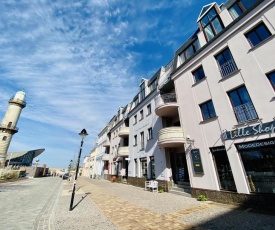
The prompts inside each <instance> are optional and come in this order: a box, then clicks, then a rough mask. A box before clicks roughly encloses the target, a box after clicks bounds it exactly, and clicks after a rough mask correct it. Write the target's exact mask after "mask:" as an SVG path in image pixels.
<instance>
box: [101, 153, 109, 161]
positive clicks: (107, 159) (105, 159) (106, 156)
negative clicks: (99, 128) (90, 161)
mask: <svg viewBox="0 0 275 230" xmlns="http://www.w3.org/2000/svg"><path fill="white" fill-rule="evenodd" d="M109 156H110V155H109V154H104V155H103V156H102V160H103V161H109Z"/></svg>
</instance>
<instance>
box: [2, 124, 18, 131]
mask: <svg viewBox="0 0 275 230" xmlns="http://www.w3.org/2000/svg"><path fill="white" fill-rule="evenodd" d="M0 129H12V130H16V131H18V130H19V128H18V127H16V126H13V125H3V124H1V125H0Z"/></svg>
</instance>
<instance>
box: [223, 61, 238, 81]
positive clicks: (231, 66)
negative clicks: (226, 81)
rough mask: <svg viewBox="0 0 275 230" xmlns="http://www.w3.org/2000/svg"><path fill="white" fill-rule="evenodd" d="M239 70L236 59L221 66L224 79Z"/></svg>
mask: <svg viewBox="0 0 275 230" xmlns="http://www.w3.org/2000/svg"><path fill="white" fill-rule="evenodd" d="M237 70H238V67H237V65H236V63H235V61H234V59H231V60H229V61H227V62H225V63H224V64H223V65H221V66H220V71H221V75H222V77H226V76H228V75H229V74H231V73H233V72H235V71H237Z"/></svg>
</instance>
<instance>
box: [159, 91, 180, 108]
mask: <svg viewBox="0 0 275 230" xmlns="http://www.w3.org/2000/svg"><path fill="white" fill-rule="evenodd" d="M166 103H177V95H176V94H175V93H167V94H162V95H159V96H158V97H157V98H155V105H156V108H158V107H159V106H161V105H163V104H166Z"/></svg>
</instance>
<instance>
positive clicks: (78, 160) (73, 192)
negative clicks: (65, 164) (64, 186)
mask: <svg viewBox="0 0 275 230" xmlns="http://www.w3.org/2000/svg"><path fill="white" fill-rule="evenodd" d="M79 135H80V136H81V144H80V149H79V154H78V159H77V164H76V171H75V178H74V184H73V191H72V197H71V203H70V209H69V211H72V210H73V203H74V194H75V186H76V180H77V174H78V169H79V162H80V157H81V151H82V146H83V140H84V138H85V137H86V136H87V135H88V133H87V132H86V129H82V131H81V132H80V133H79Z"/></svg>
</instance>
